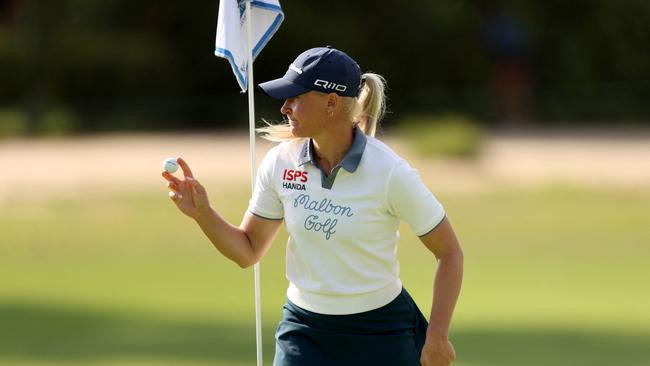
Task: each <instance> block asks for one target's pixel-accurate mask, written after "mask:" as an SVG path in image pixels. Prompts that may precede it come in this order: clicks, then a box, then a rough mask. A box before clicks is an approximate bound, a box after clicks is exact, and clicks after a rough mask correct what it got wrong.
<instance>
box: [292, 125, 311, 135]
mask: <svg viewBox="0 0 650 366" xmlns="http://www.w3.org/2000/svg"><path fill="white" fill-rule="evenodd" d="M291 134H292V135H293V136H295V137H307V136H306V135H305V134H304V131H302V130H301V129H300V127H297V126H291Z"/></svg>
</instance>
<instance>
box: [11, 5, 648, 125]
mask: <svg viewBox="0 0 650 366" xmlns="http://www.w3.org/2000/svg"><path fill="white" fill-rule="evenodd" d="M281 3H282V6H283V9H284V12H285V15H286V18H285V21H284V24H283V25H282V26H281V27H280V29H279V31H278V33H277V34H276V35H275V36H274V37H273V38H272V39H271V41H270V43H269V44H268V45H267V47H266V48H265V50H264V51H263V52H262V53H261V54H260V56H259V58H258V60H257V61H256V63H255V78H256V80H257V81H261V80H268V79H271V78H275V77H278V76H280V75H282V74H283V73H284V72H285V69H286V66H287V65H288V63H289V62H290V61H291V60H292V59H293V58H294V57H295V56H296V55H297V54H299V53H300V52H301V51H303V50H304V49H307V48H310V47H314V46H322V45H326V44H331V45H333V46H335V47H337V48H339V49H342V50H344V51H347V52H348V53H349V54H350V55H351V56H352V57H353V58H355V59H356V60H357V61H358V62H359V63H360V65H361V66H362V69H364V70H367V71H374V72H378V73H380V74H382V75H384V76H385V77H386V78H387V80H388V81H389V86H390V89H389V95H390V97H391V99H390V110H391V111H392V113H391V114H389V115H388V117H387V122H390V123H395V124H401V123H404V122H405V119H404V118H402V117H403V116H405V115H414V114H417V115H434V116H435V115H440V114H441V113H442V114H444V113H448V112H450V111H451V112H457V113H462V114H463V115H467V116H470V118H472V119H474V120H476V121H478V123H480V124H481V125H484V126H490V127H502V126H505V127H521V126H523V127H526V126H531V125H534V126H548V125H564V126H566V125H575V124H579V125H594V124H605V123H607V124H611V123H623V124H632V125H640V124H646V125H647V124H648V121H649V120H650V103H648V100H650V52H649V49H648V44H650V42H649V41H650V2H648V1H644V0H621V1H604V0H598V1H585V0H577V1H571V2H566V1H556V0H551V1H543V2H542V1H516V0H504V1H487V0H485V1H469V0H458V1H436V2H430V1H422V2H412V1H405V2H395V1H379V2H377V1H364V0H359V1H347V0H333V1H328V2H327V3H323V2H315V1H298V0H282V1H281ZM217 9H218V2H217V1H214V0H210V1H205V0H195V1H192V2H191V3H190V2H185V1H180V0H157V1H152V0H141V1H127V0H100V1H82V0H60V1H56V2H52V1H39V0H0V110H1V111H0V125H1V126H0V135H7V134H48V133H54V134H62V133H73V132H93V131H106V130H152V129H176V130H177V129H205V128H214V127H222V128H224V127H233V126H244V125H245V123H243V121H245V120H246V116H247V105H246V102H247V101H246V98H242V97H241V95H240V94H239V90H238V86H237V84H236V82H235V80H234V77H233V76H232V75H231V71H230V68H229V66H228V65H227V62H226V61H225V60H222V59H217V58H215V57H214V56H213V44H214V37H215V28H216V18H217ZM256 101H257V104H258V116H261V117H267V118H271V117H272V118H275V117H277V118H280V115H279V113H278V108H279V105H278V103H277V102H274V101H270V100H267V99H266V98H264V97H260V98H257V99H256Z"/></svg>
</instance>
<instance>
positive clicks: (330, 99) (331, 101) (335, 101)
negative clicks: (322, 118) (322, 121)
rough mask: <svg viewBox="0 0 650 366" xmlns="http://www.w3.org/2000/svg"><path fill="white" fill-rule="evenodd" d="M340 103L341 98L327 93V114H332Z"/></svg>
mask: <svg viewBox="0 0 650 366" xmlns="http://www.w3.org/2000/svg"><path fill="white" fill-rule="evenodd" d="M340 102H341V98H340V97H339V96H338V94H336V93H329V94H328V95H327V113H328V114H333V113H334V111H336V109H337V108H338V106H339V103H340Z"/></svg>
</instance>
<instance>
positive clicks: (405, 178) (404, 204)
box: [387, 160, 445, 236]
mask: <svg viewBox="0 0 650 366" xmlns="http://www.w3.org/2000/svg"><path fill="white" fill-rule="evenodd" d="M387 195H388V197H387V201H388V206H389V210H390V211H391V212H392V213H393V214H394V215H396V216H397V217H399V218H401V219H402V220H404V221H405V222H406V223H407V224H409V226H411V229H413V231H414V232H415V234H416V235H417V236H423V235H425V234H427V233H429V232H430V231H431V230H433V229H434V228H435V227H436V226H438V224H439V223H440V222H441V221H442V220H443V219H444V218H445V210H444V208H443V206H442V204H440V202H439V201H438V200H437V199H436V198H435V197H434V196H433V194H432V193H431V191H429V189H428V188H427V187H426V186H425V185H424V183H423V182H422V179H420V174H419V173H418V171H417V170H415V169H414V168H412V167H411V166H410V165H409V164H408V163H407V162H406V161H405V160H400V161H398V162H397V165H396V166H395V168H394V169H393V172H392V174H391V176H390V179H389V182H388V189H387Z"/></svg>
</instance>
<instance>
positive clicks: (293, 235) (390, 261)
mask: <svg viewBox="0 0 650 366" xmlns="http://www.w3.org/2000/svg"><path fill="white" fill-rule="evenodd" d="M259 87H260V88H261V90H262V91H263V92H264V93H265V94H267V95H269V96H271V97H272V98H275V99H280V100H284V104H283V105H282V109H281V110H280V111H281V113H282V114H283V115H284V116H285V117H286V119H287V120H288V121H287V123H286V124H284V125H277V126H269V127H266V128H263V129H261V131H262V132H264V133H265V134H266V138H268V139H270V140H273V141H282V142H281V143H280V144H278V145H276V146H275V147H273V148H272V149H271V150H270V151H269V152H268V153H267V154H266V156H265V158H264V160H263V161H262V163H261V165H260V168H259V172H258V173H257V179H256V183H255V189H254V192H253V196H252V198H251V200H250V203H249V206H248V210H247V212H246V213H245V214H244V218H243V220H242V223H241V225H240V226H239V227H237V226H233V225H231V224H229V223H228V222H226V221H224V219H223V218H221V217H220V216H219V215H218V214H217V213H216V212H215V211H214V210H213V209H212V208H211V207H210V203H209V201H208V196H207V193H206V190H205V188H204V187H203V186H202V185H201V184H200V183H199V182H198V181H197V180H196V179H194V177H193V175H192V172H191V170H190V167H189V166H188V164H187V163H186V162H185V161H183V159H178V162H179V165H180V166H181V168H182V169H183V173H184V179H179V178H176V177H174V176H172V175H170V174H169V173H166V172H164V173H163V177H164V178H165V179H166V180H167V181H168V187H169V190H170V197H171V199H172V200H173V201H174V203H175V204H176V205H177V206H178V208H179V209H180V210H181V211H182V212H183V213H184V214H186V215H188V216H190V217H191V218H193V219H194V220H196V222H197V223H198V224H199V226H200V227H201V229H202V230H203V232H204V233H205V235H207V237H208V238H209V239H210V241H211V242H212V243H213V245H214V246H215V247H216V248H217V249H218V250H219V251H220V252H221V253H222V254H223V255H225V256H226V257H228V258H229V259H231V260H233V261H234V262H236V263H237V264H239V265H240V266H241V267H249V266H251V265H253V264H254V263H257V262H258V261H260V260H261V259H262V257H264V255H265V254H266V252H267V251H268V250H269V247H270V245H271V243H272V242H273V239H274V238H275V236H276V234H277V232H278V230H279V229H280V225H281V224H282V222H283V221H284V225H285V227H286V230H287V232H288V233H289V241H288V243H287V248H286V261H287V263H286V271H287V273H286V275H287V279H288V280H289V288H288V290H287V303H286V305H285V306H284V316H283V319H282V321H281V322H280V324H279V326H278V328H277V332H276V352H275V360H274V363H273V364H274V365H275V366H289V365H290V366H318V365H323V366H347V365H350V366H352V365H354V366H359V365H386V366H388V365H390V366H411V365H426V366H430V365H431V366H433V365H435V366H442V365H450V364H451V363H452V361H453V360H454V358H455V352H454V348H453V346H452V345H451V343H450V342H449V340H448V332H449V326H450V323H451V318H452V313H453V310H454V307H455V304H456V300H457V298H458V295H459V292H460V287H461V277H462V271H463V254H462V251H461V248H460V245H459V243H458V240H457V239H456V236H455V234H454V231H453V229H452V227H451V225H450V223H449V220H448V219H447V218H446V215H445V211H444V210H443V207H442V205H441V204H440V203H439V202H438V201H437V200H436V198H435V197H434V196H433V195H432V194H431V192H430V191H429V190H428V189H427V188H426V187H425V186H424V184H423V183H422V181H421V180H420V177H419V175H418V173H417V171H415V170H414V169H413V168H411V167H410V166H409V164H408V163H407V162H406V161H404V160H403V159H401V158H400V157H399V156H398V155H397V154H395V153H394V152H393V151H392V150H391V149H390V148H389V147H387V146H386V145H384V144H383V143H382V142H380V141H379V140H376V139H375V138H374V137H372V136H374V133H375V129H376V127H377V124H378V122H379V120H380V119H381V117H382V114H383V112H384V105H385V104H384V98H385V97H384V80H383V78H382V77H381V76H379V75H376V74H372V73H366V74H363V75H362V74H361V70H360V68H359V65H357V63H356V62H355V61H354V60H353V59H352V58H350V57H349V56H348V55H347V54H345V53H343V52H341V51H339V50H336V49H334V48H331V47H319V48H313V49H310V50H307V51H305V52H303V53H302V54H300V55H299V56H298V58H296V59H295V60H294V61H293V63H291V65H289V69H288V70H287V72H286V74H285V75H284V76H283V77H282V78H279V79H276V80H272V81H269V82H265V83H262V84H260V85H259ZM400 220H404V221H405V222H407V223H408V224H409V225H410V227H411V228H412V229H413V231H414V232H415V233H416V234H417V235H418V236H419V237H420V240H421V241H422V243H424V245H425V246H426V247H427V248H428V249H429V250H430V251H431V252H433V254H434V255H435V256H436V258H437V259H438V268H437V273H436V277H435V280H434V284H433V306H432V308H431V314H430V322H427V321H426V319H425V318H424V316H423V315H422V313H421V312H420V310H419V309H418V307H417V306H416V304H415V303H414V301H413V299H412V298H411V297H410V296H409V294H408V292H406V290H405V289H404V288H403V286H402V282H401V281H400V277H399V264H398V262H397V258H396V252H397V249H396V247H397V240H398V238H399V232H398V228H399V224H400Z"/></svg>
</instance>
